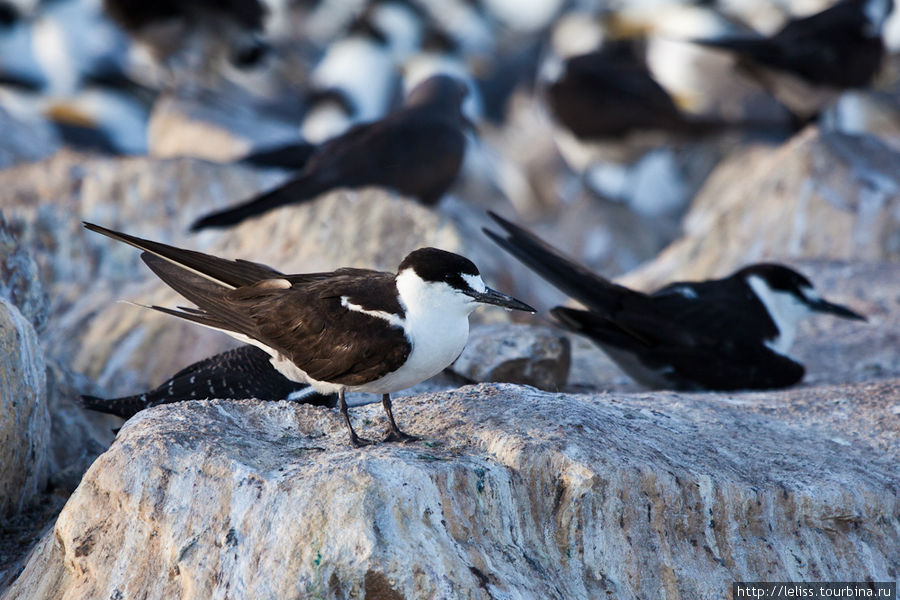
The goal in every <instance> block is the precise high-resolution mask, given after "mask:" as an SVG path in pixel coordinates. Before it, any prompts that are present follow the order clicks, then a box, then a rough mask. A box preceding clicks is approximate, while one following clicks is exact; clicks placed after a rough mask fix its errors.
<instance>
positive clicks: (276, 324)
mask: <svg viewBox="0 0 900 600" xmlns="http://www.w3.org/2000/svg"><path fill="white" fill-rule="evenodd" d="M85 227H86V228H88V229H89V230H91V231H95V232H98V233H102V234H103V235H106V236H109V237H111V238H113V239H116V240H119V241H122V242H125V243H127V244H131V245H132V246H135V247H136V248H139V249H141V250H143V254H142V255H141V258H142V259H143V260H144V262H145V263H146V264H147V266H149V267H150V268H151V269H152V270H153V272H154V273H156V275H157V276H159V278H160V279H162V280H163V282H165V283H166V284H167V285H168V286H170V287H171V288H172V289H174V290H175V291H177V292H178V293H180V294H181V295H182V296H184V297H185V298H187V299H188V300H190V301H191V302H193V303H195V304H196V305H197V308H184V307H182V308H178V309H170V308H163V307H159V306H153V307H150V308H153V309H155V310H158V311H161V312H164V313H166V314H170V315H174V316H177V317H180V318H182V319H186V320H188V321H193V322H194V323H198V324H200V325H203V326H206V327H210V328H212V329H218V330H220V331H223V332H225V333H227V334H228V335H230V336H232V337H234V338H236V339H238V340H241V341H243V342H246V343H249V344H253V345H254V346H256V347H258V348H261V349H262V350H264V351H265V352H266V353H267V354H268V355H269V356H270V357H271V359H270V360H271V363H272V366H274V367H275V369H276V370H277V371H278V372H279V373H281V374H282V375H284V376H285V377H287V378H288V379H290V380H291V381H296V382H300V383H305V384H309V385H311V386H312V388H313V389H314V390H316V391H317V392H319V393H321V394H334V393H337V394H338V407H339V409H340V412H341V415H342V416H343V418H344V422H345V423H346V425H347V430H348V431H349V433H350V442H351V443H352V444H353V445H354V446H359V445H361V444H366V443H369V441H368V440H364V439H362V438H359V437H358V436H357V435H356V432H355V431H354V430H353V427H352V426H351V424H350V418H349V416H348V413H347V403H346V400H345V398H344V395H345V392H347V391H350V392H355V391H360V392H371V393H377V394H382V405H383V406H384V409H385V412H386V413H387V417H388V424H389V426H390V431H389V433H388V436H387V437H386V438H385V439H386V441H406V440H411V439H414V438H413V437H412V436H410V435H407V434H406V433H403V432H402V431H401V430H400V429H399V428H398V427H397V424H396V422H395V421H394V416H393V413H392V411H391V398H390V394H391V393H392V392H396V391H398V390H402V389H405V388H408V387H410V386H413V385H415V384H417V383H419V382H421V381H424V380H426V379H428V378H430V377H432V376H434V375H436V374H438V373H439V372H441V371H442V370H443V369H444V368H446V367H447V366H449V365H450V364H451V363H452V362H453V361H454V360H456V358H457V357H458V356H459V354H460V353H461V352H462V350H463V347H464V346H465V344H466V340H467V338H468V335H469V313H471V312H472V311H473V310H475V308H477V307H478V306H479V305H482V304H494V305H497V306H502V307H505V308H507V309H516V310H524V311H529V312H534V309H532V308H531V307H530V306H528V305H527V304H524V303H522V302H519V301H518V300H516V299H515V298H512V297H510V296H507V295H505V294H501V293H499V292H496V291H494V290H492V289H490V288H488V287H487V286H485V284H484V282H483V281H482V279H481V276H480V275H479V273H478V269H477V268H476V267H475V265H474V264H473V263H472V262H471V261H470V260H468V259H467V258H464V257H462V256H459V255H458V254H453V253H452V252H446V251H444V250H438V249H436V248H420V249H418V250H415V251H413V252H411V253H410V254H409V255H408V256H407V257H406V258H405V259H403V262H401V263H400V266H399V268H398V272H397V273H396V274H395V273H384V272H380V271H371V270H367V269H351V268H343V269H338V270H336V271H333V272H329V273H307V274H298V275H287V274H284V273H281V272H279V271H276V270H275V269H272V268H270V267H267V266H265V265H261V264H258V263H253V262H249V261H245V260H227V259H223V258H217V257H215V256H210V255H208V254H203V253H200V252H194V251H191V250H182V249H179V248H175V247H173V246H168V245H166V244H160V243H158V242H152V241H149V240H144V239H141V238H137V237H134V236H131V235H127V234H124V233H119V232H116V231H112V230H110V229H106V228H103V227H100V226H98V225H93V224H90V223H85Z"/></svg>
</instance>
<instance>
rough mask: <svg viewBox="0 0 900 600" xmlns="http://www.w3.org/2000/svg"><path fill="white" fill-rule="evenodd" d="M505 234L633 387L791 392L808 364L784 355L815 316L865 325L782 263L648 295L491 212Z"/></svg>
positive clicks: (507, 246)
mask: <svg viewBox="0 0 900 600" xmlns="http://www.w3.org/2000/svg"><path fill="white" fill-rule="evenodd" d="M491 217H492V218H493V219H494V220H495V221H496V222H497V223H498V224H499V225H500V226H501V227H502V228H503V229H504V230H505V235H499V234H497V233H495V232H493V231H490V230H487V229H485V233H486V234H487V235H488V236H489V237H490V238H491V239H492V240H494V241H495V242H496V243H497V244H499V245H500V246H501V247H502V248H503V249H504V250H506V251H507V252H509V253H510V254H512V255H513V256H515V257H516V258H518V259H519V260H520V261H522V262H523V263H525V265H527V266H528V267H529V268H531V269H533V270H534V271H535V272H536V273H538V274H539V275H540V276H541V277H543V278H544V279H546V280H547V281H549V282H550V283H552V284H553V285H555V286H556V287H558V288H559V289H560V290H561V291H563V292H565V293H566V294H569V295H570V296H571V297H572V298H575V299H576V300H578V301H579V302H581V303H582V304H584V305H585V306H586V307H587V310H578V309H574V308H566V307H563V306H558V307H556V308H554V309H553V310H552V311H551V313H552V314H553V316H554V317H556V319H557V320H558V321H559V323H560V324H561V325H562V326H563V327H564V328H566V329H568V330H570V331H573V332H575V333H578V334H581V335H584V336H586V337H588V338H590V339H591V340H593V341H594V343H596V344H597V345H598V346H599V347H600V348H601V349H602V350H603V351H604V352H606V354H608V355H609V357H610V358H611V359H612V360H613V361H615V363H616V364H617V365H619V367H620V368H621V369H622V370H623V371H625V372H626V373H628V375H630V376H631V377H632V378H634V379H635V381H637V382H639V383H641V384H642V385H645V386H647V387H650V388H671V389H679V390H739V389H767V388H779V387H786V386H790V385H793V384H795V383H797V382H799V381H800V380H801V379H802V378H803V374H804V368H803V365H801V364H800V363H798V362H796V361H794V360H793V359H791V358H790V357H788V356H787V352H788V350H789V349H790V347H791V345H792V344H793V341H794V336H795V333H796V326H797V324H798V322H799V321H800V320H801V319H802V318H804V317H806V316H808V315H810V314H812V313H830V314H833V315H837V316H839V317H843V318H848V319H860V320H863V321H865V320H866V318H865V317H863V316H862V315H859V314H857V313H855V312H853V311H852V310H850V309H849V308H846V307H844V306H840V305H838V304H832V303H830V302H828V301H826V300H824V299H823V298H822V297H821V296H819V295H818V293H816V291H815V290H814V289H813V286H812V284H811V283H810V282H809V280H808V279H807V278H806V277H804V276H803V275H801V274H800V273H798V272H796V271H794V270H793V269H790V268H788V267H786V266H783V265H778V264H772V263H759V264H754V265H750V266H747V267H744V268H743V269H740V270H739V271H737V272H736V273H734V274H732V275H730V276H728V277H725V278H724V279H711V280H708V281H698V282H677V283H670V284H669V285H667V286H665V287H663V288H661V289H659V290H657V291H655V292H653V293H652V294H645V293H643V292H638V291H634V290H630V289H628V288H626V287H623V286H621V285H617V284H615V283H612V282H611V281H608V280H607V279H604V278H603V277H600V276H599V275H596V274H594V273H592V272H591V271H589V270H588V269H587V268H586V267H584V266H582V265H580V264H577V263H575V262H573V261H571V260H570V259H568V258H566V257H564V256H563V255H562V254H560V252H559V251H558V250H556V249H555V248H553V247H552V246H550V245H548V244H547V243H545V242H544V241H542V240H541V239H539V238H538V237H536V236H535V235H533V234H532V233H530V232H528V231H526V230H524V229H522V228H521V227H518V226H516V225H514V224H512V223H510V222H509V221H506V220H505V219H503V218H501V217H499V216H497V215H495V214H491Z"/></svg>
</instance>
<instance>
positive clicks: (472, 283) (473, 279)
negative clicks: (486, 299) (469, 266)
mask: <svg viewBox="0 0 900 600" xmlns="http://www.w3.org/2000/svg"><path fill="white" fill-rule="evenodd" d="M462 278H463V281H465V282H466V283H468V284H469V287H470V288H472V289H473V290H475V291H476V292H478V293H479V294H483V293H485V292H486V291H487V286H486V285H484V281H482V279H481V275H468V274H466V273H463V274H462Z"/></svg>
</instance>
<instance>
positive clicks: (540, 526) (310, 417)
mask: <svg viewBox="0 0 900 600" xmlns="http://www.w3.org/2000/svg"><path fill="white" fill-rule="evenodd" d="M898 386H900V380H896V379H894V380H889V381H884V382H881V383H878V384H862V385H848V386H834V387H817V388H802V389H796V390H789V391H783V392H769V393H755V394H744V395H740V396H736V395H733V394H727V395H719V394H674V393H655V394H633V395H614V394H603V395H598V396H566V395H560V394H550V393H544V392H539V391H536V390H533V389H531V388H522V387H517V386H513V385H510V384H491V385H487V384H482V385H479V386H474V387H467V388H462V389H460V390H457V391H455V392H447V393H439V394H425V395H421V396H418V397H416V398H410V399H406V400H404V401H403V402H402V403H398V404H397V406H396V409H395V412H396V414H397V417H398V419H399V420H400V422H401V424H402V426H403V427H404V429H405V430H407V431H409V432H411V433H414V434H418V435H421V436H423V437H424V439H425V441H424V443H423V442H419V443H414V444H409V445H399V444H382V445H379V446H376V447H372V448H366V449H363V450H357V449H352V448H350V447H349V446H348V444H347V440H346V431H345V430H344V428H343V425H342V423H341V422H340V418H339V416H338V414H337V411H334V410H327V409H321V408H312V407H308V406H292V405H289V404H287V403H271V402H267V403H261V402H231V401H201V402H187V403H183V404H179V405H171V406H166V407H156V408H153V409H150V410H148V411H144V412H142V413H141V414H139V415H137V416H136V417H135V418H133V419H132V420H131V421H129V422H128V423H127V424H126V425H125V427H124V428H123V429H122V431H121V432H120V434H119V437H118V439H117V441H116V442H115V443H114V444H113V446H112V447H111V448H110V450H109V451H108V452H106V453H105V454H104V455H102V456H101V457H100V458H99V459H98V460H97V461H96V462H95V463H94V465H93V466H92V467H91V469H90V470H89V471H88V473H87V474H86V475H85V478H84V480H83V481H82V484H81V485H80V486H79V488H78V490H76V492H75V494H74V495H73V496H72V497H71V499H70V500H69V502H68V503H67V505H66V508H65V509H64V510H63V512H62V513H61V515H60V517H59V519H58V521H57V524H56V527H55V531H54V532H52V533H50V534H48V535H47V537H46V538H45V539H44V541H43V542H42V543H41V544H40V545H39V547H38V549H37V552H36V553H35V554H34V555H33V556H32V558H31V560H30V562H29V564H28V565H27V566H26V568H25V570H24V572H23V574H22V575H21V577H20V578H19V579H18V581H16V582H15V583H14V584H13V586H12V587H11V588H10V590H9V591H8V592H7V594H6V596H5V599H6V600H14V599H15V600H18V599H25V598H28V599H31V598H37V597H40V598H42V599H44V600H52V599H55V598H66V599H68V600H76V599H80V598H110V597H113V598H115V597H123V598H124V597H146V598H172V597H178V598H184V599H186V600H189V599H192V598H210V597H220V596H221V597H225V596H226V595H234V596H235V597H238V596H240V597H247V598H293V597H323V598H350V597H365V598H454V599H455V598H499V597H511V598H548V599H553V598H560V599H561V598H565V599H567V600H571V599H580V598H585V599H586V598H601V597H607V596H609V597H614V598H654V599H655V598H660V597H667V598H698V599H701V600H702V599H707V598H709V599H713V598H715V599H718V598H722V597H725V596H726V595H727V593H728V590H729V589H730V587H731V583H732V582H733V581H736V580H738V581H739V580H750V581H755V580H773V581H783V580H838V581H850V580H852V581H860V580H875V581H884V580H893V579H895V578H896V565H897V564H900V534H898V531H897V529H896V528H895V527H891V526H890V525H888V524H889V523H891V522H893V520H894V519H895V518H896V514H897V512H898V510H900V488H898V484H897V482H898V481H900V468H898V464H900V463H898V458H900V443H898V441H900V425H898V422H897V419H884V418H883V415H884V414H886V413H891V412H896V411H897V410H898V407H897V406H896V405H897V398H898V392H900V387H898ZM353 414H354V417H355V418H356V419H357V420H358V421H359V420H361V421H362V422H361V423H358V426H359V427H360V429H361V432H362V433H367V432H368V430H370V429H373V428H375V429H379V430H380V429H382V428H384V426H385V421H384V418H383V416H382V413H381V408H380V407H367V408H359V409H355V410H354V411H353ZM370 421H371V423H370Z"/></svg>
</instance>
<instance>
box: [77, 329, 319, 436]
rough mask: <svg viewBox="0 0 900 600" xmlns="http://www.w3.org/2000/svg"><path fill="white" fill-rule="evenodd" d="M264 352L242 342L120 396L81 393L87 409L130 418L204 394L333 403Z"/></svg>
mask: <svg viewBox="0 0 900 600" xmlns="http://www.w3.org/2000/svg"><path fill="white" fill-rule="evenodd" d="M270 358H271V356H269V354H268V353H266V352H265V351H263V350H260V349H259V348H257V347H256V346H251V345H249V344H248V345H246V346H241V347H239V348H235V349H233V350H228V351H227V352H222V353H220V354H216V355H215V356H211V357H209V358H206V359H204V360H201V361H199V362H195V363H194V364H192V365H190V366H188V367H185V368H184V369H182V370H181V371H179V372H177V373H175V374H174V375H172V377H171V378H169V379H168V380H167V381H166V382H165V383H163V384H162V385H160V386H159V387H157V388H156V389H154V390H151V391H149V392H145V393H143V394H135V395H134V396H124V397H122V398H97V397H95V396H82V397H81V404H82V406H84V407H85V408H87V409H90V410H95V411H97V412H102V413H107V414H111V415H116V416H118V417H122V418H123V419H129V418H131V417H133V416H134V415H135V414H137V413H138V412H140V411H142V410H144V409H145V408H150V407H151V406H156V405H158V404H170V403H173V402H181V401H183V400H202V399H204V398H232V399H245V398H247V399H249V398H256V399H258V400H297V401H300V402H303V403H304V404H313V405H315V406H329V407H331V406H335V404H336V402H335V399H334V396H323V395H322V394H319V393H318V392H316V391H315V390H313V389H312V388H310V387H309V386H307V385H305V384H298V383H297V382H296V381H291V380H290V379H288V378H287V377H285V376H284V375H282V374H281V373H279V372H278V371H276V370H275V368H274V367H273V366H272V363H271V362H269V359H270Z"/></svg>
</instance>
